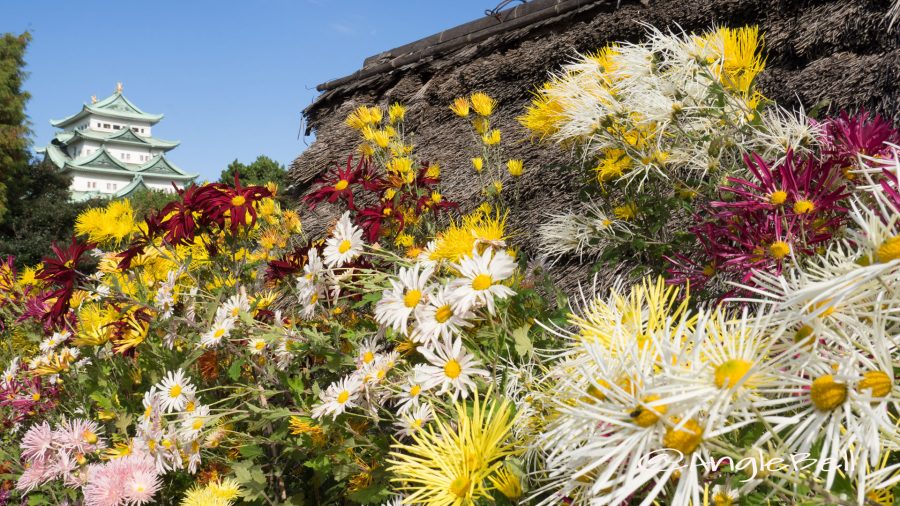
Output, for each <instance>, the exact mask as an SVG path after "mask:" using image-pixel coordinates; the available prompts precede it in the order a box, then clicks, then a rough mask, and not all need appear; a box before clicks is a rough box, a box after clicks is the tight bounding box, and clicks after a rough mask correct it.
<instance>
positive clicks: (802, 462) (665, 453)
mask: <svg viewBox="0 0 900 506" xmlns="http://www.w3.org/2000/svg"><path fill="white" fill-rule="evenodd" d="M810 455H811V454H809V453H795V454H791V455H787V456H786V457H767V456H765V455H762V454H760V455H758V456H755V457H744V458H742V459H738V460H735V459H733V458H731V457H719V458H718V459H716V458H712V457H710V458H709V460H704V459H700V458H699V457H696V456H693V457H692V458H691V459H690V460H688V459H686V458H685V455H684V454H683V453H681V452H680V451H678V450H674V449H671V448H664V449H661V450H654V451H652V452H650V453H648V454H646V455H644V456H642V457H641V459H640V461H639V462H638V467H639V468H640V469H646V470H648V471H655V472H661V471H667V470H672V471H675V470H681V469H684V468H686V467H688V466H692V465H696V466H698V467H701V468H703V469H705V470H706V471H707V472H714V471H718V470H727V471H731V472H735V471H743V472H745V473H746V474H748V475H749V478H747V479H746V480H742V481H741V483H746V482H748V481H751V480H755V479H757V477H758V475H759V474H760V473H762V474H763V475H765V474H768V473H772V472H777V471H792V472H795V473H796V472H799V471H804V470H807V469H813V468H815V467H817V466H818V465H821V469H820V471H824V472H828V471H829V470H830V469H831V466H837V465H838V460H836V459H832V458H828V457H826V458H823V459H816V458H811V456H810Z"/></svg>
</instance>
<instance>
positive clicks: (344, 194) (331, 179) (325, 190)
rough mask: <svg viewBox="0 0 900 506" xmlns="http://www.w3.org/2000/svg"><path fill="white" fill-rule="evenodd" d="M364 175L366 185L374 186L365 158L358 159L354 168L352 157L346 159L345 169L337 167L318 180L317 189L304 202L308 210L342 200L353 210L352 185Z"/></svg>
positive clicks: (371, 172)
mask: <svg viewBox="0 0 900 506" xmlns="http://www.w3.org/2000/svg"><path fill="white" fill-rule="evenodd" d="M363 174H364V175H365V176H366V178H364V179H362V181H364V182H365V184H367V185H373V184H375V181H377V177H376V176H375V175H374V172H373V171H372V170H371V167H369V164H368V161H367V160H366V158H365V157H363V158H360V159H359V162H357V164H356V167H354V166H353V156H349V157H347V165H346V167H341V166H337V167H336V169H335V172H333V173H331V174H326V175H325V176H324V177H323V178H322V179H320V180H319V182H318V183H319V188H318V189H316V191H314V192H312V193H310V194H309V195H307V196H306V198H305V200H306V202H307V203H308V204H309V207H310V209H315V207H316V205H317V204H319V203H321V202H324V201H326V200H327V201H328V202H335V201H337V199H342V200H344V201H346V202H347V207H349V208H350V209H353V210H355V209H356V206H355V205H354V204H353V185H354V184H356V183H357V182H359V181H360V176H361V175H363Z"/></svg>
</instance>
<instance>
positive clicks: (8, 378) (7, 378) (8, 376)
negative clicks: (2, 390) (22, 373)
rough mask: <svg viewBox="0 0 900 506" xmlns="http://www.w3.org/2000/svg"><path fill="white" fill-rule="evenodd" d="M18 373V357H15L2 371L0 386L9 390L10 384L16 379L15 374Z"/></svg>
mask: <svg viewBox="0 0 900 506" xmlns="http://www.w3.org/2000/svg"><path fill="white" fill-rule="evenodd" d="M18 373H19V357H15V358H14V359H12V362H10V363H9V365H8V366H7V367H6V369H4V370H3V376H0V384H2V385H3V386H4V387H6V388H9V386H10V385H12V382H13V381H14V380H15V379H16V374H18Z"/></svg>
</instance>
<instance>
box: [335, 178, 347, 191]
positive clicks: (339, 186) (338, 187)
mask: <svg viewBox="0 0 900 506" xmlns="http://www.w3.org/2000/svg"><path fill="white" fill-rule="evenodd" d="M348 186H350V182H349V181H347V180H346V179H341V180H340V181H338V182H337V184H336V185H334V189H335V190H337V191H341V190H344V189H346V188H347V187H348Z"/></svg>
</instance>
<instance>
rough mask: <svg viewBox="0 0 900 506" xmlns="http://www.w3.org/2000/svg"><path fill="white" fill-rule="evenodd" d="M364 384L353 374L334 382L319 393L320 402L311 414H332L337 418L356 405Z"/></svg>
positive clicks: (318, 415) (320, 416) (320, 415)
mask: <svg viewBox="0 0 900 506" xmlns="http://www.w3.org/2000/svg"><path fill="white" fill-rule="evenodd" d="M362 386H363V385H362V382H361V381H360V380H359V379H358V378H356V377H355V376H353V375H351V376H348V377H346V378H343V379H341V380H338V381H336V382H334V383H332V384H331V385H329V386H328V388H327V389H325V390H324V391H323V392H321V393H320V394H319V404H317V405H316V406H315V407H314V408H313V410H312V413H311V416H312V417H313V418H324V417H325V416H328V415H331V418H332V419H335V418H337V417H338V415H340V414H341V413H343V412H344V411H346V410H347V409H349V408H352V407H354V406H356V401H357V399H358V398H359V394H360V391H361V390H362Z"/></svg>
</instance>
